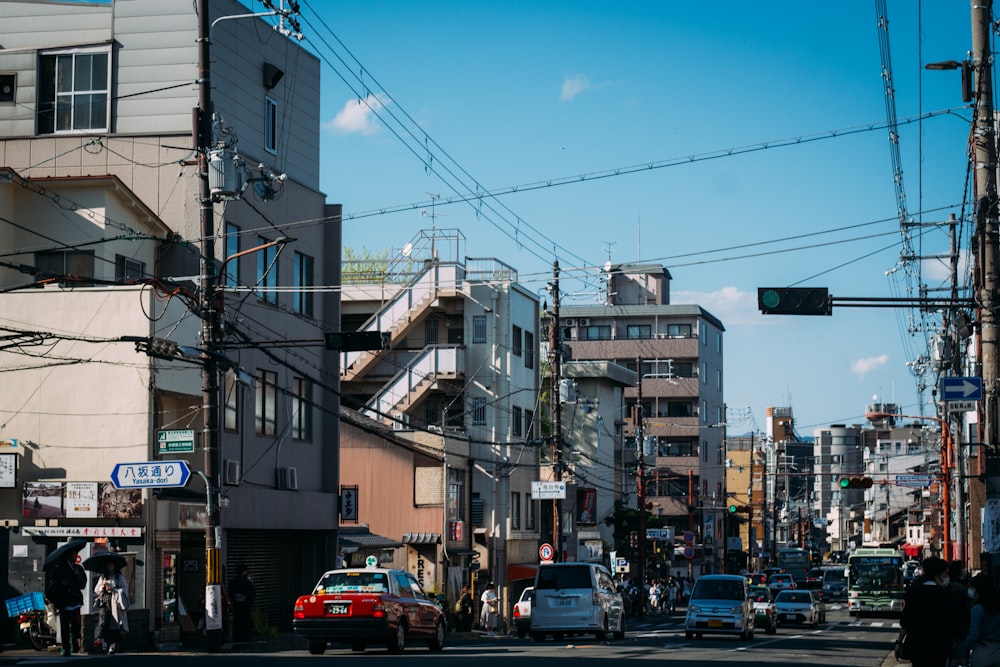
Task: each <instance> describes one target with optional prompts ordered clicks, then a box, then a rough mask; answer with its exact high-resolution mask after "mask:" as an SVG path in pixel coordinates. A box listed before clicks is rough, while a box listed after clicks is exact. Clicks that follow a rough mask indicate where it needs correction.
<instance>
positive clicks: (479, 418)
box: [472, 397, 486, 424]
mask: <svg viewBox="0 0 1000 667" xmlns="http://www.w3.org/2000/svg"><path fill="white" fill-rule="evenodd" d="M472 423H473V424H485V423H486V399H485V398H482V397H477V398H474V399H472Z"/></svg>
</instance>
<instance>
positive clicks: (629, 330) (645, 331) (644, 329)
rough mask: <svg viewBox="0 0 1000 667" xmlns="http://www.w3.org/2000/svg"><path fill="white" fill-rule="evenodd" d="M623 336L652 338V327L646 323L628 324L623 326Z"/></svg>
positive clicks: (635, 338)
mask: <svg viewBox="0 0 1000 667" xmlns="http://www.w3.org/2000/svg"><path fill="white" fill-rule="evenodd" d="M625 337H626V338H629V339H630V340H644V339H646V338H652V337H653V328H652V327H651V326H650V325H648V324H629V325H626V327H625Z"/></svg>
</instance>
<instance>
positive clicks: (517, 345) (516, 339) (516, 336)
mask: <svg viewBox="0 0 1000 667" xmlns="http://www.w3.org/2000/svg"><path fill="white" fill-rule="evenodd" d="M511 329H512V331H511V339H512V340H511V353H512V354H513V355H514V356H515V357H520V356H521V327H519V326H517V325H516V324H515V325H513V327H512V328H511Z"/></svg>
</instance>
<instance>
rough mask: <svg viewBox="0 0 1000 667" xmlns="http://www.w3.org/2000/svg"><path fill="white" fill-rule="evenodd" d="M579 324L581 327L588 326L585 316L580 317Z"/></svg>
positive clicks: (588, 322)
mask: <svg viewBox="0 0 1000 667" xmlns="http://www.w3.org/2000/svg"><path fill="white" fill-rule="evenodd" d="M579 324H580V326H581V327H589V326H590V320H589V319H587V318H586V317H581V318H580V322H579Z"/></svg>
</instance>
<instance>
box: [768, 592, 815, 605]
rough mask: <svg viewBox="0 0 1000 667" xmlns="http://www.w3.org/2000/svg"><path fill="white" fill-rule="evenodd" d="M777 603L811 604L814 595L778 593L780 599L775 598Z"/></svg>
mask: <svg viewBox="0 0 1000 667" xmlns="http://www.w3.org/2000/svg"><path fill="white" fill-rule="evenodd" d="M774 601H775V602H798V603H805V604H810V603H811V602H812V595H810V594H809V593H795V592H785V591H783V592H781V593H778V597H777V598H775V600H774Z"/></svg>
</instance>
